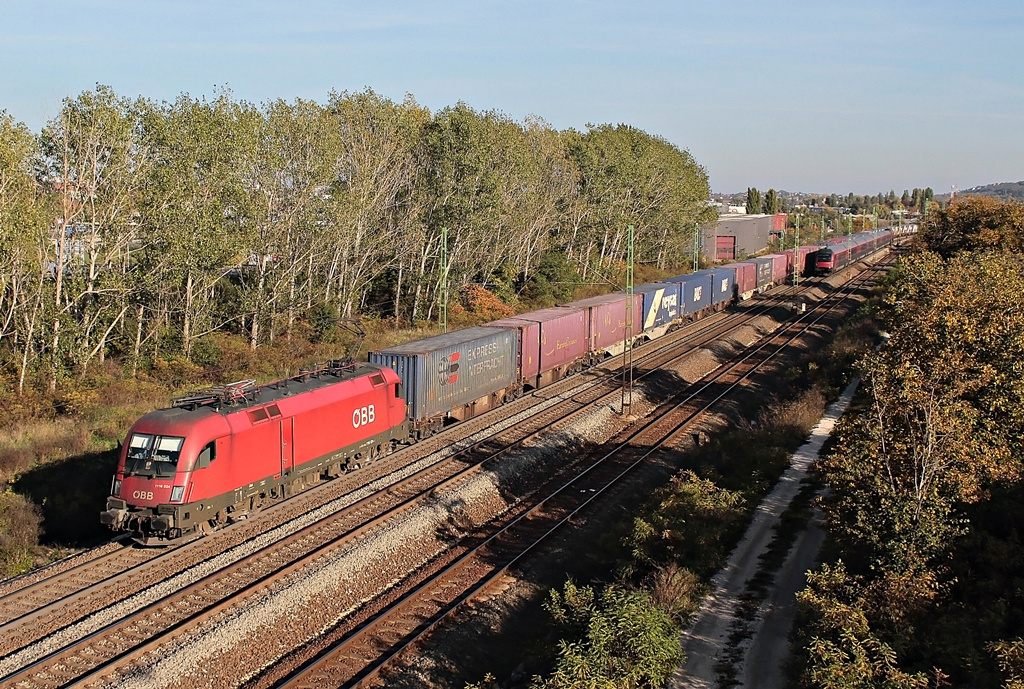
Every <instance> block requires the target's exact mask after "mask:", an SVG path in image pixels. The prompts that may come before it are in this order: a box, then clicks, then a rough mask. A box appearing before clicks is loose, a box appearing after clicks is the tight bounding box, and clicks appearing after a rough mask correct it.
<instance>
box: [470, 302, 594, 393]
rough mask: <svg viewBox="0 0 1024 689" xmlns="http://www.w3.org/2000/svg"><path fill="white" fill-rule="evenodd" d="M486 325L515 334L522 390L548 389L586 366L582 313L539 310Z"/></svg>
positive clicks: (585, 328)
mask: <svg viewBox="0 0 1024 689" xmlns="http://www.w3.org/2000/svg"><path fill="white" fill-rule="evenodd" d="M486 325H487V326H488V327H494V328H505V329H507V330H511V331H513V332H514V333H515V336H516V339H517V341H518V347H517V349H518V361H517V371H518V377H519V382H520V383H521V385H522V386H523V387H524V388H531V389H537V388H541V387H544V386H545V385H550V384H551V383H553V382H555V381H556V380H559V379H561V378H564V377H565V376H567V375H570V374H573V373H576V372H578V371H580V370H582V369H583V367H584V366H585V365H586V364H587V361H588V347H587V314H586V312H585V311H584V310H583V309H579V308H570V307H555V308H550V309H540V310H539V311H531V312H529V313H523V314H520V315H518V316H514V317H512V318H502V319H501V320H497V321H492V322H490V323H487V324H486Z"/></svg>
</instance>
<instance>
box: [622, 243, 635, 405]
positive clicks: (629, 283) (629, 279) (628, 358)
mask: <svg viewBox="0 0 1024 689" xmlns="http://www.w3.org/2000/svg"><path fill="white" fill-rule="evenodd" d="M626 236H627V239H626V329H625V331H624V332H623V333H622V345H623V346H622V415H623V416H629V415H631V414H632V413H633V226H632V225H630V226H629V230H628V232H627V235H626Z"/></svg>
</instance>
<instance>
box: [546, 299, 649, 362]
mask: <svg viewBox="0 0 1024 689" xmlns="http://www.w3.org/2000/svg"><path fill="white" fill-rule="evenodd" d="M643 302H644V300H643V295H642V294H634V295H633V301H632V302H629V300H628V298H627V296H626V295H625V294H623V293H622V292H615V293H613V294H603V295H601V296H598V297H590V298H589V299H581V300H580V301H574V302H571V303H568V304H564V306H567V307H570V308H579V309H583V310H584V311H586V313H587V350H588V352H589V358H590V361H589V363H590V364H596V363H598V362H599V361H601V360H602V359H605V358H606V357H609V356H615V355H616V354H621V353H622V351H623V349H624V339H625V338H626V336H627V331H628V336H629V339H630V341H633V340H636V339H637V338H638V337H640V336H641V335H642V333H643V321H642V320H641V319H642V314H643V305H644V304H643ZM627 306H628V307H629V308H627Z"/></svg>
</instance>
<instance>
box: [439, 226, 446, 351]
mask: <svg viewBox="0 0 1024 689" xmlns="http://www.w3.org/2000/svg"><path fill="white" fill-rule="evenodd" d="M440 315H441V332H443V333H446V332H448V228H447V227H442V228H441V314H440Z"/></svg>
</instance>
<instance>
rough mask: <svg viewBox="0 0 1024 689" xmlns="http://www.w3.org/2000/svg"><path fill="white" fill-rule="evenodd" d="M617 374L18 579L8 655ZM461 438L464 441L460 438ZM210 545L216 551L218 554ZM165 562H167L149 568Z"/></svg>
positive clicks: (665, 347) (728, 322) (684, 333)
mask: <svg viewBox="0 0 1024 689" xmlns="http://www.w3.org/2000/svg"><path fill="white" fill-rule="evenodd" d="M789 291H790V290H784V291H783V294H782V295H780V296H777V297H775V298H774V299H769V300H765V301H764V302H762V303H759V304H758V305H757V306H755V307H753V308H751V309H748V310H747V311H745V312H742V313H731V314H723V317H722V318H720V319H717V320H715V319H712V320H711V321H707V322H705V321H700V322H698V323H697V324H694V325H691V326H690V327H689V328H687V329H685V330H681V331H680V332H678V333H673V334H671V335H670V336H667V337H666V338H662V339H659V340H657V341H656V342H654V343H649V344H647V345H645V346H644V347H642V348H641V349H639V351H640V352H641V353H642V358H638V360H637V362H638V365H639V366H642V367H648V368H650V367H657V366H663V365H666V364H667V363H671V361H672V360H674V359H679V358H681V357H683V356H686V355H687V354H688V353H689V352H690V351H692V350H694V349H696V348H699V347H702V346H705V345H706V344H707V343H708V342H709V341H710V340H712V339H715V338H718V337H723V336H725V335H726V334H728V332H730V331H731V330H732V329H735V328H736V327H740V326H741V325H742V324H743V323H745V322H746V321H748V320H749V319H750V318H752V317H754V316H756V315H758V314H760V313H764V312H766V311H768V310H770V309H772V308H776V307H777V306H778V305H779V304H780V303H782V302H783V301H784V300H785V297H786V294H787V293H788V292H789ZM683 339H685V340H686V342H687V345H688V346H687V348H686V349H685V350H683V351H681V352H680V351H679V350H678V347H679V342H680V340H683ZM609 363H611V364H612V365H614V364H615V363H617V361H616V360H612V361H610V362H609ZM614 376H615V374H614V372H613V371H611V370H609V369H608V368H601V369H597V370H595V371H593V372H588V373H585V374H583V375H581V376H576V377H573V378H570V379H566V380H563V381H560V382H559V383H557V384H555V385H553V386H549V387H546V388H544V389H543V390H541V391H538V392H537V393H535V394H534V395H533V396H532V397H531V399H529V400H525V401H521V402H520V403H517V404H515V405H507V406H506V407H503V408H502V409H501V410H499V412H500V413H499V414H495V415H493V416H488V417H487V418H486V419H474V420H471V421H468V422H465V423H464V424H461V425H460V426H458V427H456V428H454V429H452V433H449V434H446V435H445V436H444V437H435V438H430V439H428V440H426V441H424V442H422V443H419V444H417V445H416V446H414V447H413V448H410V449H409V450H406V451H404V453H402V456H401V457H398V456H395V457H393V458H388V459H387V460H385V461H382V462H376V463H374V464H372V465H370V466H368V467H365V468H364V469H362V470H361V471H360V472H358V473H357V475H355V476H347V477H345V479H344V480H343V481H342V482H341V483H337V484H335V483H332V484H328V485H327V486H323V487H321V489H320V492H319V493H310V494H308V495H307V494H303V495H302V496H299V497H301V498H303V499H302V500H300V501H298V502H295V501H292V502H291V503H290V504H287V506H286V505H279V506H276V507H275V508H273V510H269V511H268V512H266V513H264V514H261V515H260V516H259V517H258V519H254V520H251V521H249V522H245V523H241V524H237V525H233V526H232V527H230V528H229V529H226V530H224V531H222V532H220V533H219V534H218V535H217V538H216V539H215V541H216V542H214V541H211V540H208V541H205V542H203V543H200V544H196V543H192V544H187V545H186V546H184V547H182V548H178V549H174V550H171V551H165V550H162V549H142V548H134V547H130V544H128V546H126V547H120V548H115V549H113V550H110V551H108V552H106V553H105V554H103V555H102V556H100V557H97V558H95V559H91V560H89V561H87V562H83V563H82V564H79V565H77V566H75V567H73V568H67V569H64V568H60V569H58V571H56V572H55V573H54V574H53V575H52V576H50V577H45V578H42V579H38V580H33V581H31V582H26V583H25V584H24V585H23V586H20V587H19V586H17V583H18V582H9V583H8V585H7V587H6V588H7V590H6V591H5V592H3V593H0V631H2V632H3V634H4V636H5V638H6V641H7V643H6V644H5V648H4V650H5V651H6V654H5V655H10V654H11V653H13V652H15V651H17V650H19V649H21V648H24V647H25V646H26V645H27V644H29V643H32V642H34V641H36V640H38V639H40V638H43V637H44V636H46V635H48V634H52V633H55V632H57V631H59V630H61V629H64V628H66V627H68V626H69V625H71V624H73V623H74V622H77V621H79V620H81V619H83V618H84V617H86V616H87V615H89V614H92V613H95V612H97V611H99V610H101V609H103V608H104V607H107V606H109V605H111V604H112V603H115V602H117V601H122V600H125V599H127V598H128V597H130V596H133V595H137V594H138V593H140V592H141V591H144V590H146V589H148V588H151V587H152V586H154V585H156V584H158V583H160V582H161V581H165V580H166V579H167V578H168V577H169V576H171V575H173V574H178V573H181V572H185V571H187V570H188V569H190V568H194V567H196V566H198V565H200V564H201V563H202V562H203V561H205V560H208V559H209V558H210V557H212V556H213V555H214V554H215V553H216V552H222V551H227V550H229V549H231V548H233V547H237V546H239V545H241V544H242V543H245V542H248V541H249V540H250V539H252V538H253V537H255V536H256V535H258V534H259V533H264V532H266V531H269V530H271V529H274V528H278V527H280V526H282V525H284V524H296V523H301V521H302V520H303V517H304V516H306V515H309V514H310V513H312V512H315V511H317V510H320V509H322V508H323V506H324V505H325V504H328V503H329V502H331V501H335V500H339V499H342V498H344V497H345V496H346V495H351V494H352V491H353V489H355V488H358V487H359V486H358V484H359V483H361V482H363V481H366V482H372V481H375V480H379V479H381V478H383V477H385V476H388V475H392V474H393V473H394V472H395V471H399V470H401V469H402V468H404V467H406V466H408V465H411V464H414V463H415V462H418V461H421V460H422V459H423V458H425V457H427V456H429V455H432V454H435V453H436V452H438V451H440V450H442V449H444V446H445V445H451V444H452V443H453V442H461V441H464V440H465V439H466V438H469V437H472V435H473V434H474V433H476V432H480V431H481V430H486V429H487V428H489V427H492V426H493V425H494V424H495V423H500V422H501V421H503V420H504V419H502V418H501V417H502V416H504V417H505V419H507V418H512V417H514V416H516V415H517V414H521V413H522V411H521V410H522V409H524V408H529V405H531V404H532V405H536V404H537V401H538V400H541V401H542V403H543V401H546V400H551V399H558V398H560V397H566V398H573V399H576V400H577V403H578V406H580V407H581V408H583V407H585V406H586V404H589V403H592V402H594V401H595V400H596V399H597V398H596V397H595V396H594V394H593V393H592V392H589V393H588V392H587V391H588V390H591V391H593V390H599V389H600V387H599V386H600V385H601V384H605V385H607V384H609V382H610V381H612V380H613V379H614ZM537 418H538V422H537V423H535V424H534V425H535V426H536V427H537V430H540V429H542V428H544V427H546V426H550V424H552V423H556V422H558V420H559V417H558V415H557V414H554V415H552V414H546V415H541V416H538V417H537ZM453 434H454V435H457V436H461V437H458V438H455V439H454V440H453V439H452V438H451V435H453ZM346 483H347V484H348V485H346ZM228 534H230V535H228ZM206 546H214V548H213V550H211V549H210V548H209V547H206ZM158 558H159V559H160V562H159V563H154V564H153V566H151V567H146V565H147V564H149V563H151V562H153V561H154V560H157V559H158ZM0 659H2V657H0ZM0 667H2V666H0Z"/></svg>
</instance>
